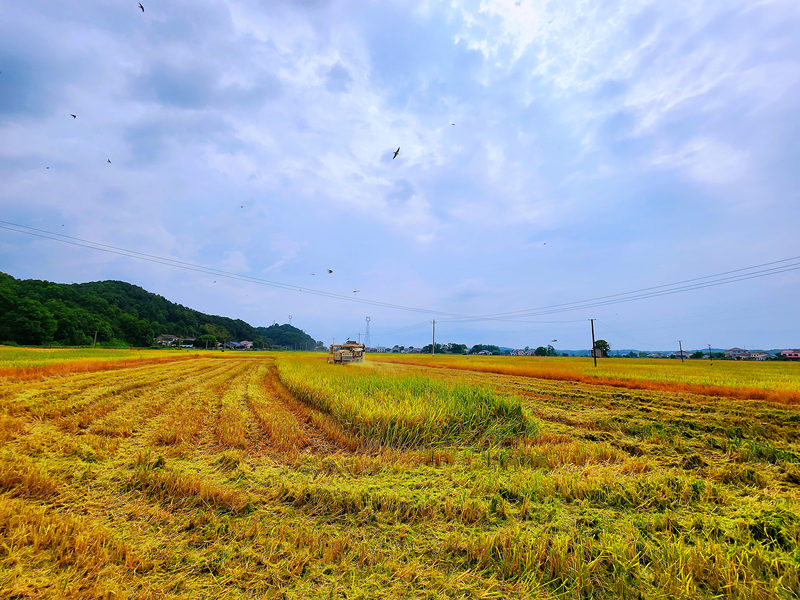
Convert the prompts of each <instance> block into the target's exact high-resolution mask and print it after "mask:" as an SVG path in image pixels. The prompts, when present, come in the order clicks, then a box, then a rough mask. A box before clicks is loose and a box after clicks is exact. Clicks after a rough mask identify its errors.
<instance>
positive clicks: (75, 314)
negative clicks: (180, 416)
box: [0, 273, 316, 349]
mask: <svg viewBox="0 0 800 600" xmlns="http://www.w3.org/2000/svg"><path fill="white" fill-rule="evenodd" d="M0 315H2V318H0V342H11V343H16V344H22V345H34V346H36V345H48V344H60V345H64V346H87V345H90V344H94V343H95V342H96V343H97V344H98V345H104V346H151V345H152V344H153V340H154V338H155V337H156V336H157V335H160V334H172V335H175V336H178V337H181V338H195V339H197V338H199V337H200V336H203V335H205V336H210V337H208V338H205V341H209V340H210V339H211V338H214V340H215V342H216V341H220V342H222V341H231V340H233V341H240V340H245V339H246V340H251V341H254V342H255V341H260V342H261V343H262V345H261V346H260V347H288V348H298V349H313V348H314V346H315V345H316V342H315V340H314V339H313V338H312V337H311V336H310V335H308V334H307V333H305V332H304V331H302V330H300V329H298V328H296V327H292V326H291V325H278V324H277V323H275V324H273V325H270V326H269V327H253V326H252V325H250V324H249V323H247V322H245V321H242V320H241V319H231V318H229V317H222V316H218V315H209V314H205V313H202V312H200V311H197V310H193V309H191V308H187V307H185V306H182V305H180V304H176V303H174V302H170V301H169V300H167V299H166V298H164V297H163V296H159V295H158V294H153V293H150V292H148V291H147V290H145V289H143V288H141V287H139V286H135V285H131V284H130V283H126V282H124V281H94V282H90V283H73V284H63V283H52V282H49V281H40V280H37V279H24V280H22V279H15V278H14V277H12V276H11V275H8V274H6V273H0Z"/></svg>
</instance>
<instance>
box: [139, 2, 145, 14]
mask: <svg viewBox="0 0 800 600" xmlns="http://www.w3.org/2000/svg"><path fill="white" fill-rule="evenodd" d="M139 8H141V9H142V12H144V6H142V3H141V2H139Z"/></svg>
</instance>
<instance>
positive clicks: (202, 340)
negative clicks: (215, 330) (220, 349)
mask: <svg viewBox="0 0 800 600" xmlns="http://www.w3.org/2000/svg"><path fill="white" fill-rule="evenodd" d="M194 347H195V348H216V347H217V338H216V337H214V336H213V335H211V334H210V333H204V334H203V335H199V336H197V337H196V338H195V339H194Z"/></svg>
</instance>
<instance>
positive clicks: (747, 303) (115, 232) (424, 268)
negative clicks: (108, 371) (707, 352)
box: [0, 0, 800, 349]
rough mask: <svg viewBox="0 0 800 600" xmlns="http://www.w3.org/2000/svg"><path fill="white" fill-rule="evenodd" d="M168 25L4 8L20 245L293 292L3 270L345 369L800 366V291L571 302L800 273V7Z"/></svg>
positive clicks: (25, 259) (27, 260)
mask: <svg viewBox="0 0 800 600" xmlns="http://www.w3.org/2000/svg"><path fill="white" fill-rule="evenodd" d="M143 4H144V6H145V11H144V12H143V13H142V12H141V11H140V10H139V8H138V6H137V2H136V1H128V0H113V1H111V0H84V1H82V2H79V3H71V2H70V3H68V2H52V1H44V0H29V1H26V2H4V3H2V5H0V71H2V72H1V73H0V181H2V184H0V219H2V220H3V221H5V222H10V223H18V224H21V225H24V226H27V227H33V228H37V229H40V230H42V231H50V232H55V233H56V234H59V235H63V236H70V238H80V239H83V240H90V241H92V242H98V243H102V244H108V245H113V246H115V247H118V248H124V249H128V250H133V251H136V252H141V253H147V254H149V255H152V256H158V257H166V258H171V259H174V260H180V261H184V262H186V263H192V264H196V265H201V266H205V267H210V268H212V269H217V270H224V271H227V272H231V273H237V274H241V275H244V276H246V277H252V278H258V279H262V280H268V281H272V282H278V283H282V284H286V285H287V286H288V287H289V288H291V289H285V288H275V287H271V286H268V285H263V284H259V283H254V282H247V281H242V280H237V279H228V278H225V277H222V276H219V275H214V274H211V273H207V272H206V273H204V272H199V271H192V270H186V269H178V268H174V267H170V266H165V265H163V264H158V263H154V262H149V261H142V260H134V259H132V258H129V257H125V256H120V255H118V254H111V253H107V252H100V251H97V250H92V249H88V248H85V247H80V246H74V245H67V244H63V243H59V242H55V241H52V240H49V239H43V238H38V237H34V236H31V235H26V234H21V233H17V232H12V231H9V230H8V229H0V270H2V271H5V272H7V273H9V274H11V275H13V276H15V277H18V278H37V279H47V280H51V281H57V282H81V281H92V280H101V279H117V280H124V281H128V282H131V283H134V284H137V285H140V286H142V287H144V288H145V289H148V290H150V291H152V292H156V293H158V294H161V295H163V296H165V297H166V298H168V299H170V300H173V301H176V302H180V303H181V304H184V305H186V306H190V307H192V308H196V309H199V310H202V311H205V312H210V313H215V314H223V315H226V316H231V317H238V318H242V319H245V320H246V321H248V322H250V323H252V324H254V325H262V324H270V323H272V322H275V321H277V322H279V323H284V322H287V321H288V315H290V314H291V315H292V324H293V325H296V326H298V327H301V328H303V329H305V330H306V331H308V332H309V333H311V335H313V336H314V337H315V338H317V339H322V340H325V342H326V343H328V342H330V340H331V339H332V338H334V337H335V338H336V339H337V340H339V341H342V340H343V339H344V338H345V337H347V336H351V337H354V336H356V335H357V334H358V333H359V332H362V333H363V331H364V328H365V327H364V325H365V317H366V316H367V315H369V316H371V318H372V321H371V334H372V340H371V341H372V343H373V344H395V343H399V344H405V345H408V344H413V345H422V344H424V343H427V341H428V340H429V339H430V329H431V327H430V320H431V319H433V318H435V319H436V320H437V327H436V329H437V341H443V342H447V341H455V342H463V343H467V344H474V343H480V342H484V343H497V344H500V345H507V346H517V347H520V346H524V345H531V346H536V345H540V344H546V343H548V342H550V340H552V339H557V340H558V342H557V343H554V345H555V346H556V347H557V348H587V347H589V346H590V332H589V324H588V321H587V319H588V318H590V317H594V318H597V319H598V320H597V322H596V328H597V334H598V337H601V338H604V339H607V340H608V341H609V342H610V343H611V346H612V348H625V347H635V348H664V349H670V348H673V347H675V346H676V345H677V340H678V339H682V340H683V344H684V348H686V347H689V348H697V347H702V346H705V345H706V344H709V343H710V344H712V345H714V346H733V345H737V346H742V347H748V348H757V347H762V348H776V347H788V346H794V347H798V346H799V345H800V319H799V318H798V306H799V304H798V290H800V271H798V270H789V271H784V272H781V273H777V274H772V275H770V276H766V277H757V278H751V279H746V280H742V281H736V282H732V283H728V284H726V285H714V286H710V287H704V288H702V289H695V290H691V291H686V292H684V293H675V294H664V295H658V296H656V297H651V298H646V299H640V300H633V301H626V302H615V303H613V304H605V305H600V306H590V307H582V306H583V305H580V304H571V303H577V302H581V301H584V300H587V299H592V298H599V297H604V296H613V295H616V294H623V293H625V292H630V291H634V290H639V289H643V288H651V287H655V286H662V285H665V284H671V283H673V282H679V281H684V280H689V279H695V278H699V277H703V276H707V275H712V274H715V273H722V272H726V271H731V270H734V269H740V268H744V267H749V266H751V265H759V264H764V263H771V262H773V261H779V260H783V259H787V258H792V257H794V256H798V255H800V241H798V240H799V239H800V235H798V230H799V229H800V227H798V226H799V225H800V192H799V191H798V190H800V168H798V165H800V160H799V159H800V142H798V139H800V116H799V115H800V37H798V36H797V35H796V33H797V31H800V3H798V2H797V1H796V0H785V1H784V0H774V1H770V0H765V1H761V2H757V1H754V0H726V1H725V2H717V1H705V2H697V1H676V2H669V3H667V2H660V1H652V2H648V1H640V0H629V1H622V2H600V1H592V2H589V1H586V0H583V1H578V0H575V1H572V0H558V1H551V2H547V1H534V0H519V1H516V0H508V1H506V0H494V1H493V0H485V1H481V2H475V1H464V2H462V1H460V0H453V1H451V2H432V1H431V2H399V1H391V0H380V1H376V2H343V1H342V2H336V1H330V2H329V1H325V0H319V1H314V0H309V1H306V2H296V1H289V0H286V1H273V2H261V1H257V0H236V1H233V0H232V1H229V2H222V1H215V0H191V1H188V0H175V1H169V2H168V1H164V0H143ZM70 113H74V114H76V115H77V118H75V119H73V118H72V117H71V116H70ZM398 146H399V147H400V153H399V154H398V156H397V158H396V159H392V155H393V151H394V150H395V149H396V148H397V147H398ZM108 160H110V161H111V163H110V164H109V163H108V162H107V161H108ZM63 239H68V238H63ZM796 264H798V263H797V261H795V262H794V263H792V262H784V263H777V265H778V266H787V265H788V266H791V265H796ZM773 266H774V265H773ZM328 269H332V270H333V273H332V274H329V273H328V272H327V270H328ZM740 273H744V274H747V273H750V271H744V272H740ZM709 281H713V280H700V282H701V283H702V282H709ZM301 289H302V290H305V291H300V290H301ZM672 289H673V288H657V290H659V291H670V290H672ZM308 290H318V291H322V292H326V293H330V294H333V295H338V296H344V297H346V298H349V299H353V298H354V299H356V300H359V299H360V300H369V301H378V302H382V303H388V304H393V305H397V306H400V307H407V308H419V309H423V310H428V311H436V312H416V311H411V310H405V309H402V308H388V307H385V306H376V305H371V304H368V303H358V302H350V301H346V300H343V299H338V298H332V297H328V296H320V295H317V294H314V293H311V292H309V291H308ZM354 290H358V293H355V294H354V293H353V292H354ZM629 298H630V297H628V296H615V297H614V298H612V299H615V300H627V299H629ZM551 306H555V307H556V309H558V310H555V309H542V307H551ZM567 309H569V310H567ZM502 313H505V314H506V315H505V316H504V317H502V319H483V320H459V319H460V317H464V316H470V317H472V316H487V315H499V314H502Z"/></svg>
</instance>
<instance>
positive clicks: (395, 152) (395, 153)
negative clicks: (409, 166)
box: [392, 146, 400, 160]
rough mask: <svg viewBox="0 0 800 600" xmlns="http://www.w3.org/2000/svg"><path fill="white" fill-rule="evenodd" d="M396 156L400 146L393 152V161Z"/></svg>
mask: <svg viewBox="0 0 800 600" xmlns="http://www.w3.org/2000/svg"><path fill="white" fill-rule="evenodd" d="M398 154H400V146H398V147H397V150H395V151H394V156H393V157H392V160H394V159H395V158H397V155H398Z"/></svg>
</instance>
